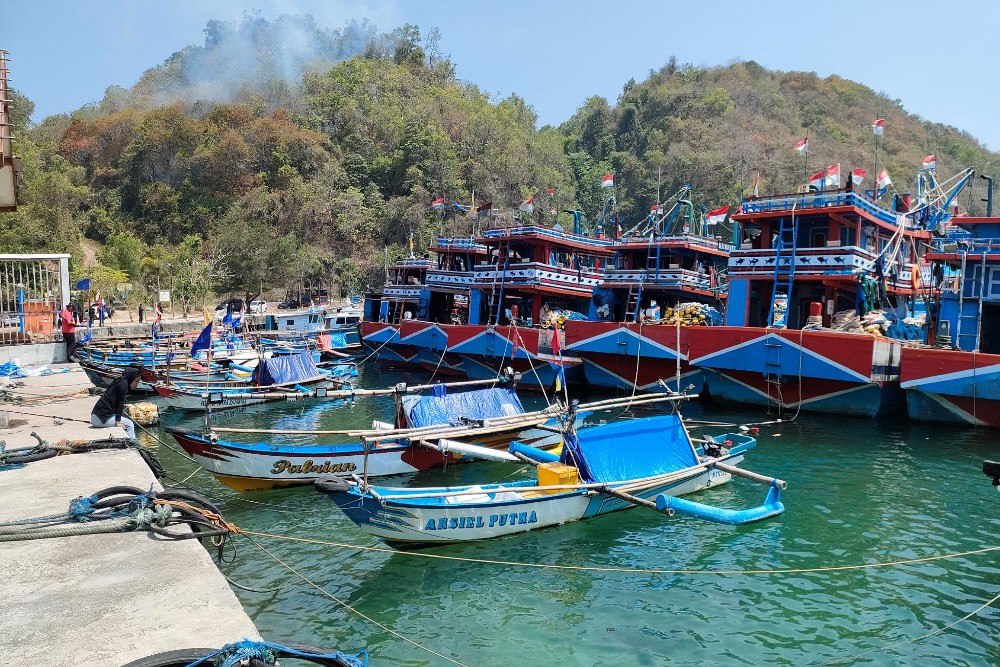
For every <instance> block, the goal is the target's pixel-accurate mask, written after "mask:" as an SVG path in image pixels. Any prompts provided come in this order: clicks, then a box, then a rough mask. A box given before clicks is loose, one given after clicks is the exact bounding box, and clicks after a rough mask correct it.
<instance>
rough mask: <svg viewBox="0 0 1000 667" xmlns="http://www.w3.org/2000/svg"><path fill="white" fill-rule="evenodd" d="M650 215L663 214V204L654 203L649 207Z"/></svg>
mask: <svg viewBox="0 0 1000 667" xmlns="http://www.w3.org/2000/svg"><path fill="white" fill-rule="evenodd" d="M649 214H650V215H663V204H653V205H652V206H650V207H649Z"/></svg>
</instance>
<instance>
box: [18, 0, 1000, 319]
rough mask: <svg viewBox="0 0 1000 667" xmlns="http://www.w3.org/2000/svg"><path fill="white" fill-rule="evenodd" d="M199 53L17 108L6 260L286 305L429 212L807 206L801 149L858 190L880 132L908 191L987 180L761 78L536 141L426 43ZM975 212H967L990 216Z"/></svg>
mask: <svg viewBox="0 0 1000 667" xmlns="http://www.w3.org/2000/svg"><path fill="white" fill-rule="evenodd" d="M205 34H206V40H205V44H204V45H203V46H200V47H188V48H186V49H184V50H182V51H179V52H178V53H176V54H174V56H172V57H171V58H170V59H168V60H167V61H166V62H165V63H163V64H162V65H160V66H158V67H155V68H153V69H151V70H149V71H147V72H146V73H145V74H144V75H143V77H142V78H141V80H140V81H139V82H138V83H137V84H136V85H135V86H134V87H133V88H132V89H130V90H126V89H122V88H118V87H112V88H109V89H108V91H107V92H106V94H105V96H104V99H102V100H101V101H100V102H99V103H96V104H94V105H91V106H87V107H84V108H82V109H80V110H78V111H77V112H75V113H73V114H70V115H59V116H53V117H50V118H46V119H44V120H43V121H42V122H40V123H38V124H36V125H34V126H29V124H28V118H29V117H30V114H31V109H32V105H31V102H30V100H27V99H25V98H23V97H22V96H18V95H15V109H16V110H17V115H16V117H15V118H14V121H15V124H16V127H15V136H17V137H18V141H17V142H16V149H17V152H18V153H19V154H20V155H21V156H22V159H23V174H22V176H23V178H22V187H21V192H20V201H21V202H22V206H21V207H20V210H19V211H18V213H16V214H11V215H7V216H3V217H0V247H2V248H3V250H4V251H5V252H17V251H29V250H30V251H42V250H51V251H69V252H72V253H73V254H74V260H75V261H74V269H75V271H76V273H77V274H78V275H84V274H86V275H90V276H91V277H92V278H93V279H94V282H95V284H96V285H97V286H98V288H101V289H104V290H106V291H107V292H110V291H111V289H112V288H113V287H114V285H115V284H116V283H118V282H131V283H132V285H133V286H134V288H135V290H136V292H135V296H137V297H140V298H142V297H146V296H147V295H148V292H149V290H151V289H152V288H154V287H155V286H156V285H158V284H159V285H160V286H163V287H166V286H169V287H170V288H171V289H173V291H174V294H175V298H179V299H181V300H184V301H185V302H187V303H191V304H193V303H196V302H200V300H201V299H204V298H205V296H206V295H207V294H209V293H210V292H219V293H230V292H237V293H241V294H243V293H245V294H254V293H257V292H259V291H262V290H265V291H266V290H269V289H281V290H283V289H285V288H286V287H289V286H291V285H293V284H311V285H313V286H319V285H323V286H327V287H330V288H332V289H333V290H339V291H341V292H342V293H348V292H356V291H359V290H362V289H365V288H367V287H374V286H377V284H378V283H379V282H380V279H381V276H382V275H383V272H382V265H383V262H384V257H386V256H389V257H390V259H391V258H394V257H395V256H396V255H398V254H401V253H402V252H403V249H404V248H405V247H406V245H407V243H408V239H407V237H408V235H409V234H410V232H411V231H412V232H413V234H414V237H415V245H416V247H417V249H418V250H420V249H422V248H425V247H427V246H428V245H430V243H431V241H432V239H433V237H434V236H435V235H436V234H438V233H439V231H444V232H445V233H456V234H468V233H470V232H471V231H472V230H473V227H474V218H475V216H473V215H463V214H457V213H456V214H453V213H448V214H447V215H446V216H445V217H444V218H443V219H442V216H441V215H440V214H439V213H437V212H435V211H432V210H431V208H430V203H431V201H432V200H434V199H437V198H439V197H444V198H445V199H446V200H447V202H448V203H449V204H450V203H451V202H459V203H461V204H464V205H466V206H471V205H474V204H480V203H484V202H492V203H493V211H494V212H495V213H498V214H500V215H508V216H509V215H514V213H513V211H515V210H516V208H517V206H518V204H519V203H520V202H521V201H522V200H524V199H526V198H527V197H529V196H534V197H535V203H536V205H535V210H534V213H533V214H532V215H533V217H534V219H535V220H536V221H537V222H539V223H544V224H551V222H552V219H553V217H552V215H551V214H550V212H549V209H550V208H557V209H559V210H563V209H567V208H580V209H582V210H583V211H584V212H585V214H586V217H587V219H588V221H593V220H594V219H595V217H596V216H597V214H598V213H599V212H600V210H601V208H602V207H603V205H604V202H605V199H606V198H607V196H608V195H609V193H610V191H609V190H601V189H600V188H599V187H598V184H599V180H600V177H601V176H602V175H603V174H605V173H614V174H615V179H616V185H617V186H618V187H617V189H616V193H617V196H618V205H619V208H620V210H622V211H623V212H625V213H627V214H629V215H630V216H631V218H632V219H633V220H638V218H639V217H641V216H642V215H643V213H642V212H643V211H648V210H649V206H650V205H651V204H653V203H655V201H656V195H657V191H658V188H659V190H660V191H661V192H663V193H665V194H666V193H670V192H673V191H674V190H676V189H677V188H679V187H680V186H681V185H682V184H684V183H690V184H692V185H693V187H694V193H695V200H696V203H703V204H705V205H707V206H709V207H715V206H719V205H723V204H727V203H735V202H736V201H738V198H739V196H740V190H741V187H742V189H743V192H744V193H748V192H749V190H750V188H751V186H752V183H753V181H754V179H755V178H757V177H758V176H759V180H760V191H761V194H767V193H771V192H784V191H789V190H791V189H794V188H795V187H796V186H798V185H799V184H800V183H801V182H802V170H803V163H802V159H801V157H800V156H798V155H797V154H796V153H794V152H793V151H792V145H793V144H794V143H795V142H796V141H798V140H799V139H801V138H802V137H803V136H805V134H806V133H807V132H808V134H809V140H810V148H811V155H810V156H809V165H808V166H809V170H810V171H814V170H818V169H821V168H822V167H824V166H826V165H827V164H832V163H837V162H839V163H841V165H842V172H843V173H844V174H845V178H846V174H847V173H848V172H849V170H850V168H851V167H855V166H860V167H867V168H871V163H872V160H873V155H872V153H873V144H872V135H871V122H872V120H873V119H874V118H875V117H876V115H882V116H885V117H886V119H887V121H886V132H885V141H884V150H883V152H882V154H881V156H880V167H881V166H883V165H884V166H886V167H887V168H888V170H889V173H890V175H891V176H892V179H893V181H894V182H895V183H896V187H897V188H898V189H899V190H901V191H903V190H906V189H907V188H906V184H907V183H910V182H912V179H913V177H914V174H915V172H916V169H917V167H918V166H919V165H920V162H921V159H922V158H923V157H924V156H925V155H927V154H929V153H936V154H937V157H938V173H939V174H941V175H942V176H946V175H949V174H951V173H953V172H955V171H957V170H958V169H960V168H964V167H965V166H976V167H977V168H979V169H980V170H982V169H985V170H987V171H989V170H990V169H991V168H992V166H993V165H995V164H997V154H996V153H991V152H989V151H987V150H985V149H984V148H983V147H982V146H981V145H980V144H979V143H978V142H977V141H976V140H975V139H974V138H973V137H971V136H969V135H968V134H966V133H963V132H960V131H958V130H956V129H955V128H952V127H947V126H944V125H939V124H934V123H930V122H927V121H923V120H921V119H919V118H917V117H915V116H913V115H911V114H907V113H906V112H905V110H904V109H903V107H902V105H901V103H900V102H899V101H898V100H889V99H886V98H885V97H884V96H882V95H878V94H876V93H875V92H874V91H872V90H870V89H868V88H866V87H864V86H861V85H859V84H856V83H853V82H850V81H846V80H844V79H840V78H838V77H830V78H827V79H819V78H817V77H816V76H815V75H813V74H808V73H800V72H788V73H785V72H771V71H767V70H765V69H763V68H762V67H760V66H759V65H757V64H756V63H753V62H743V63H735V64H732V65H729V66H726V67H718V68H710V69H705V68H695V67H691V66H678V65H677V64H676V63H675V62H673V61H672V60H671V62H669V63H668V64H667V65H666V66H665V67H663V68H662V69H660V70H659V71H656V72H652V73H651V74H650V76H649V78H648V79H647V80H646V81H643V82H641V83H636V82H634V81H629V82H628V83H627V84H626V85H625V86H624V89H623V92H622V95H621V97H620V98H619V99H618V101H617V102H616V103H615V104H614V105H611V104H610V103H609V102H608V101H606V100H604V99H602V98H599V97H594V98H591V99H589V100H588V101H587V102H586V103H585V104H584V105H583V106H582V107H581V108H580V109H579V110H578V111H577V113H576V114H574V116H573V117H572V118H570V119H568V120H567V121H566V122H565V123H563V124H562V125H561V126H559V127H558V128H556V127H550V126H546V127H542V128H540V129H538V128H536V120H537V119H536V116H535V113H534V111H533V110H532V108H531V106H530V105H529V104H528V103H527V102H526V101H525V100H523V99H521V98H519V97H518V96H516V95H511V96H508V97H506V98H504V99H495V98H493V97H492V96H491V95H490V94H489V93H488V92H486V91H483V90H481V89H480V88H478V87H477V86H475V85H474V84H472V83H467V82H462V81H459V80H457V79H456V78H455V74H454V67H453V65H452V63H451V62H450V60H449V59H448V58H447V57H445V56H443V55H442V54H441V53H439V50H438V47H437V43H438V36H437V34H436V31H432V32H431V33H430V34H429V35H428V36H427V37H425V38H422V37H421V35H420V33H419V31H418V30H417V28H415V27H413V26H405V27H403V28H400V29H398V30H396V31H394V32H392V33H389V34H379V33H377V32H376V31H375V29H374V28H373V27H372V26H370V25H367V24H362V25H359V24H350V25H348V26H346V27H345V28H343V29H341V30H336V31H331V30H327V29H323V28H320V27H317V26H316V25H315V24H314V23H313V22H312V20H311V19H309V18H299V17H288V16H283V17H281V18H279V19H277V20H275V21H274V22H268V21H264V20H262V19H260V18H257V17H254V16H248V17H246V18H245V19H244V21H243V22H242V23H241V24H239V25H236V24H222V23H218V22H210V23H209V25H208V26H207V27H206V30H205ZM288 44H295V45H296V46H295V48H294V49H289V48H288V47H287V45H288ZM871 176H872V175H871V174H870V175H869V182H868V184H870V180H871ZM549 189H553V190H554V194H551V195H550V194H547V190H549ZM980 196H981V194H979V193H977V194H976V195H975V196H974V197H973V198H972V201H970V200H968V199H966V198H963V200H962V203H963V205H971V206H972V209H973V210H974V211H977V210H980V209H979V208H978V207H979V204H978V199H979V197H980ZM560 215H563V214H560ZM565 217H566V216H564V218H563V219H562V220H561V221H562V223H563V225H564V226H568V220H566V219H565ZM81 238H86V239H89V240H91V241H96V242H98V243H100V244H101V250H100V251H99V253H98V259H99V260H100V265H99V266H97V267H85V266H84V262H83V261H82V259H83V255H82V252H81V247H80V241H81Z"/></svg>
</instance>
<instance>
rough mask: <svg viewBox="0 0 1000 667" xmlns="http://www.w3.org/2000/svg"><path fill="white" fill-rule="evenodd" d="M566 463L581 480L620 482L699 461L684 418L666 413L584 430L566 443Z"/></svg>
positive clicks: (666, 471)
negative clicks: (577, 469) (578, 473)
mask: <svg viewBox="0 0 1000 667" xmlns="http://www.w3.org/2000/svg"><path fill="white" fill-rule="evenodd" d="M562 462H563V463H566V464H569V465H575V466H576V467H577V468H579V469H580V478H581V481H586V482H618V481H624V480H629V479H640V478H643V477H653V476H655V475H662V474H665V473H668V472H673V471H675V470H680V469H682V468H687V467H689V466H693V465H695V464H696V463H698V459H697V457H696V456H695V453H694V450H693V449H692V447H691V441H690V440H689V439H688V435H687V433H685V432H684V427H683V426H682V425H681V420H680V417H678V416H677V415H663V416H660V417H647V418H645V419H630V420H628V421H620V422H613V423H611V424H605V425H603V426H591V427H589V428H583V429H580V431H579V432H578V433H577V435H576V437H575V438H574V437H571V436H568V437H566V438H565V444H564V445H563V453H562Z"/></svg>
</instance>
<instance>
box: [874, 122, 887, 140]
mask: <svg viewBox="0 0 1000 667" xmlns="http://www.w3.org/2000/svg"><path fill="white" fill-rule="evenodd" d="M872 132H874V133H875V136H876V137H881V136H882V133H883V132H885V118H879V119H878V120H876V121H875V122H874V123H872Z"/></svg>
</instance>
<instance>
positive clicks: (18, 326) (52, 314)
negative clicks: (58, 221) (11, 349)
mask: <svg viewBox="0 0 1000 667" xmlns="http://www.w3.org/2000/svg"><path fill="white" fill-rule="evenodd" d="M69 300H70V293H69V255H62V254H59V255H0V345H13V344H18V343H48V342H52V341H55V340H57V339H59V338H61V334H60V327H59V313H60V312H61V311H62V308H63V306H64V305H66V304H68V303H69Z"/></svg>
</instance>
